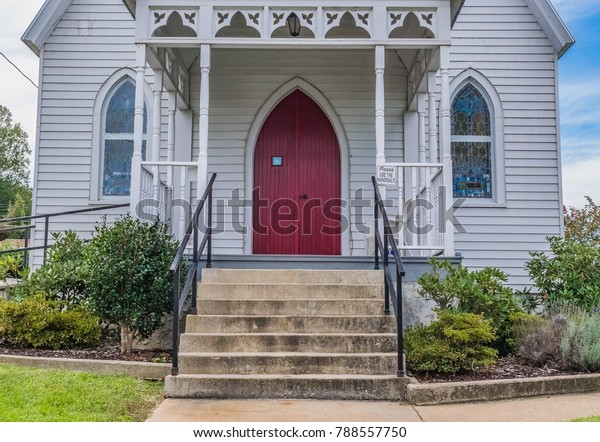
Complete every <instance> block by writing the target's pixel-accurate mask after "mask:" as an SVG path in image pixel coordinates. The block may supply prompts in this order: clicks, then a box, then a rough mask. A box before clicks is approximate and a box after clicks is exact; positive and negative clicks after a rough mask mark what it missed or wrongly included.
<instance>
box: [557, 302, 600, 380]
mask: <svg viewBox="0 0 600 442" xmlns="http://www.w3.org/2000/svg"><path fill="white" fill-rule="evenodd" d="M560 349H561V352H562V356H563V361H564V365H565V368H574V369H577V370H584V371H591V372H595V371H600V314H597V313H592V314H590V313H585V312H581V313H579V314H575V315H573V316H571V317H570V318H569V321H568V322H567V325H566V327H565V328H564V332H563V333H562V335H561V339H560Z"/></svg>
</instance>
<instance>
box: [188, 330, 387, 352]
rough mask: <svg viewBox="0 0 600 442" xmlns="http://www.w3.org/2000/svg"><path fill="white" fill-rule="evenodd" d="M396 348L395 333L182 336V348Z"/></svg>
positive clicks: (383, 350)
mask: <svg viewBox="0 0 600 442" xmlns="http://www.w3.org/2000/svg"><path fill="white" fill-rule="evenodd" d="M395 350H396V336H395V335H393V334H392V335H381V334H373V335H370V336H369V335H306V334H304V335H302V334H298V335H279V334H275V335H256V334H247V335H199V334H184V335H182V336H181V343H180V351H181V352H183V353H188V352H195V351H202V352H269V351H277V352H323V353H387V352H393V351H395Z"/></svg>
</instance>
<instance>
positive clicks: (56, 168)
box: [33, 0, 135, 265]
mask: <svg viewBox="0 0 600 442" xmlns="http://www.w3.org/2000/svg"><path fill="white" fill-rule="evenodd" d="M80 20H83V21H90V22H91V35H89V36H83V35H78V34H79V31H78V29H79V22H80ZM133 35H134V22H133V19H132V17H131V14H129V12H128V11H127V9H126V8H125V6H124V5H123V2H122V1H121V0H103V1H102V2H97V1H86V0H73V2H72V4H71V6H70V7H69V9H68V10H67V12H66V13H65V14H64V16H63V18H62V19H61V20H60V21H59V23H58V24H57V26H56V28H55V29H54V31H53V32H52V34H51V35H50V37H49V39H48V41H47V43H46V44H45V45H44V48H43V54H42V56H41V57H40V62H41V63H42V70H41V75H42V77H41V79H40V93H41V98H42V102H41V104H42V105H41V111H40V120H39V121H40V138H39V143H38V148H39V150H38V153H37V168H36V170H35V174H36V176H35V185H36V192H35V201H34V204H35V212H36V213H37V214H46V213H54V212H60V211H66V210H76V209H80V208H88V207H91V206H90V180H91V174H90V172H91V158H92V113H93V107H94V102H95V99H96V95H97V93H98V90H99V89H100V87H101V85H102V84H103V83H104V82H105V81H106V80H107V79H108V78H109V77H110V76H111V75H112V74H113V73H114V72H115V71H117V70H118V69H121V68H123V67H133V66H134V64H135V52H134V46H133V44H132V42H133ZM124 211H125V209H120V210H116V211H115V210H105V211H101V212H97V213H88V214H81V215H69V216H67V217H64V216H63V217H58V218H55V219H52V220H51V222H50V225H49V230H50V232H60V231H63V230H66V229H72V230H75V231H77V233H78V234H79V235H80V236H82V237H86V238H87V237H89V236H90V235H91V233H92V232H93V230H94V226H95V225H96V222H97V221H99V220H100V218H101V216H102V214H104V213H112V214H113V216H111V217H109V221H110V220H111V219H114V214H118V213H123V212H124ZM36 225H37V227H36V229H35V232H34V233H33V237H34V238H35V241H36V245H41V244H42V242H43V236H44V229H43V222H40V221H39V220H38V221H37V222H36ZM41 260H42V253H41V252H35V253H34V261H33V263H34V265H39V264H41Z"/></svg>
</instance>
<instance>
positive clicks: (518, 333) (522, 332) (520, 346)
mask: <svg viewBox="0 0 600 442" xmlns="http://www.w3.org/2000/svg"><path fill="white" fill-rule="evenodd" d="M566 324H567V317H566V316H564V315H555V316H553V317H550V318H542V317H539V316H530V317H529V318H523V319H522V320H518V321H516V322H515V341H516V345H515V347H516V349H517V354H518V356H519V357H520V358H521V359H523V360H524V361H526V362H528V363H530V364H532V365H535V366H538V367H543V366H550V367H557V368H562V366H563V356H562V353H561V351H560V340H561V335H562V333H563V330H564V329H565V326H566Z"/></svg>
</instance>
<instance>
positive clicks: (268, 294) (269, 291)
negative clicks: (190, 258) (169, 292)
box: [198, 282, 383, 302]
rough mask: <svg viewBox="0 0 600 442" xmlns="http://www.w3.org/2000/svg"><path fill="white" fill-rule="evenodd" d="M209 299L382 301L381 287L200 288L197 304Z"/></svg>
mask: <svg viewBox="0 0 600 442" xmlns="http://www.w3.org/2000/svg"><path fill="white" fill-rule="evenodd" d="M206 299H331V300H337V299H383V287H382V286H381V285H374V284H371V285H367V284H361V285H333V284H331V285H325V284H246V283H239V284H216V283H205V282H203V283H201V284H198V302H202V301H203V300H206Z"/></svg>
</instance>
